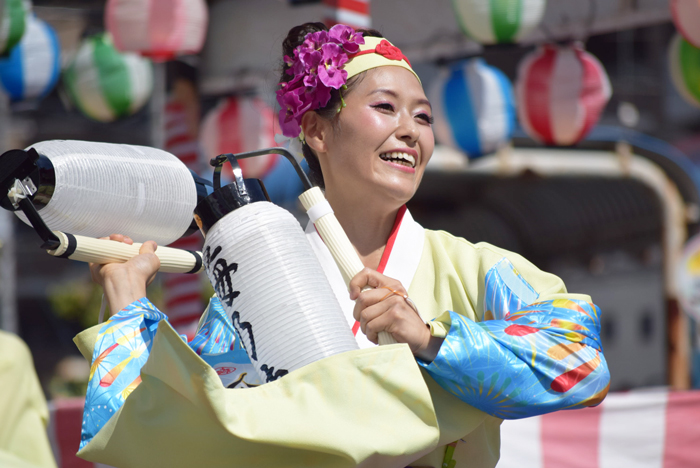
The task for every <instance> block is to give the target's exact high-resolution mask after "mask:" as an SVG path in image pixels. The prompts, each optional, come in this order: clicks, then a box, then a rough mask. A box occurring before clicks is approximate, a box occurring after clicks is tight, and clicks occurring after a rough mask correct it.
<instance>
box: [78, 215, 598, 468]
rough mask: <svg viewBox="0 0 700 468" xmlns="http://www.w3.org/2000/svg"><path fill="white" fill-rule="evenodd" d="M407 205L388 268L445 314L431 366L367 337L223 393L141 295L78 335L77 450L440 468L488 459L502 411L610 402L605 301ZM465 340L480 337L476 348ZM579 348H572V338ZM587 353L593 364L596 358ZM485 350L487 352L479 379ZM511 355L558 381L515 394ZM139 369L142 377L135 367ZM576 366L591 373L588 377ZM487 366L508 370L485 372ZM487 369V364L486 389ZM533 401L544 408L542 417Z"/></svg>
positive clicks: (128, 456) (163, 460)
mask: <svg viewBox="0 0 700 468" xmlns="http://www.w3.org/2000/svg"><path fill="white" fill-rule="evenodd" d="M401 215H402V216H400V217H399V218H398V219H397V223H396V226H395V229H394V231H393V233H392V239H390V242H389V245H388V247H387V252H385V257H386V258H384V259H383V260H382V265H380V267H381V268H380V269H381V270H382V271H383V272H384V274H386V275H387V276H391V277H394V278H396V279H399V280H400V281H401V282H402V283H403V284H404V286H409V285H410V286H409V287H408V292H409V295H410V296H411V298H412V299H413V300H414V302H415V303H416V304H417V306H418V310H419V311H420V313H421V315H422V316H423V318H424V319H426V320H433V319H436V320H433V321H432V322H431V331H432V333H433V334H434V335H437V336H441V337H445V342H444V344H443V346H442V348H441V351H440V353H439V355H438V357H437V358H436V360H435V361H434V362H433V363H417V362H416V360H415V358H414V357H413V355H412V354H411V353H410V351H409V349H408V346H406V345H403V344H397V345H390V346H383V347H375V346H372V345H371V343H369V342H368V341H367V340H366V339H364V341H365V342H366V343H365V342H363V341H362V340H363V338H364V337H363V336H361V333H359V335H360V336H359V337H358V343H359V344H360V347H361V348H362V349H360V350H358V351H352V352H348V353H344V354H340V355H335V356H333V357H330V358H327V359H323V360H321V361H317V362H315V363H313V364H310V365H308V366H306V367H304V368H302V369H299V370H296V371H293V372H291V373H289V374H287V375H285V376H284V377H282V378H279V379H277V380H274V381H271V382H268V383H266V384H265V385H260V386H257V387H252V388H225V387H224V385H223V384H222V380H221V379H220V378H219V376H218V375H217V373H216V372H215V371H214V369H213V368H212V367H211V366H210V365H209V364H207V362H205V360H203V359H202V357H200V356H199V355H198V354H197V353H196V352H194V351H193V349H192V347H190V346H189V345H188V344H187V343H186V342H185V341H183V339H181V337H179V336H178V335H177V334H176V333H175V332H174V330H173V329H172V328H171V327H170V325H169V324H168V323H167V320H163V316H162V314H160V312H158V311H157V310H156V309H155V307H153V306H152V304H150V303H149V302H148V301H147V300H146V299H145V298H144V299H142V300H140V301H136V302H135V303H133V304H131V305H130V306H129V307H127V308H126V309H124V310H123V311H120V312H119V313H118V314H116V315H115V316H114V317H112V318H111V319H110V321H109V322H107V323H106V324H103V325H101V326H97V327H93V328H92V329H89V330H86V331H85V332H83V333H81V334H80V335H78V337H76V343H77V344H78V346H79V348H80V349H81V351H82V352H83V355H84V356H85V357H86V358H87V359H89V360H91V361H92V362H93V366H92V371H91V374H92V380H91V385H92V387H91V388H92V389H93V390H91V389H90V388H89V389H88V399H87V402H86V408H85V412H86V420H87V419H89V420H90V426H91V427H90V428H87V429H86V428H85V427H84V430H83V444H82V449H81V450H80V452H79V456H81V457H83V458H85V459H87V460H90V461H95V462H101V463H105V464H109V465H113V466H118V467H120V468H127V467H140V466H144V467H145V466H173V467H176V466H200V465H202V466H208V467H216V466H222V467H224V466H226V467H233V466H241V467H251V466H255V467H266V466H269V467H279V466H285V467H297V466H298V467H310V466H322V467H352V466H367V467H369V466H377V467H397V468H399V467H405V466H412V467H414V468H417V467H424V466H429V467H435V468H437V467H441V466H444V465H443V463H447V465H446V466H451V467H455V466H456V467H467V466H469V467H477V468H482V467H483V468H486V467H489V468H492V467H494V466H495V465H496V462H497V460H498V452H499V445H500V441H499V426H500V423H501V421H502V419H501V417H524V416H527V415H530V413H532V414H537V412H538V411H539V412H547V411H553V410H556V409H562V408H566V407H576V406H582V405H589V404H596V403H597V402H599V400H600V399H602V397H603V396H604V394H605V387H606V385H607V379H608V374H607V367H606V366H605V362H604V359H602V353H601V351H602V350H601V349H600V346H599V339H598V338H597V333H598V331H597V330H596V329H595V327H596V323H595V322H596V319H597V311H594V310H593V309H594V308H595V307H594V306H592V304H589V303H590V299H589V298H588V297H587V296H581V295H568V294H566V290H565V288H564V285H563V283H562V282H561V280H559V279H558V278H556V277H555V276H553V275H550V274H547V273H543V272H541V271H539V270H538V269H537V268H536V267H534V266H533V265H532V264H530V263H529V262H527V261H526V260H524V259H523V258H522V257H520V256H519V255H516V254H513V253H510V252H506V251H503V250H501V249H497V248H495V247H493V246H490V245H487V244H479V245H473V244H470V243H469V242H467V241H465V240H463V239H458V238H454V237H452V236H450V235H449V234H446V233H444V232H433V231H427V230H424V229H423V228H421V227H420V226H419V225H418V224H417V223H415V222H414V221H413V220H412V219H411V218H410V214H409V213H408V212H406V213H405V214H404V213H403V212H402V213H401ZM307 236H308V237H309V240H310V242H311V244H312V247H313V248H314V250H315V252H316V254H317V256H318V258H319V260H320V261H321V264H322V266H323V267H324V271H325V273H326V275H327V277H328V279H329V281H330V283H331V286H332V287H333V288H334V290H335V291H336V295H337V297H338V298H339V301H340V302H341V306H342V307H343V309H344V311H345V312H346V315H347V314H348V307H349V305H351V304H352V303H351V302H349V298H347V291H345V290H344V288H345V286H344V284H342V279H340V281H341V283H338V278H339V277H340V273H339V272H337V269H336V270H335V271H334V269H333V265H332V264H331V263H329V262H328V258H327V257H326V253H327V251H326V253H324V250H323V245H322V242H320V239H314V237H313V236H314V232H313V231H311V230H309V229H307ZM319 242H320V243H319ZM328 255H329V254H328ZM556 301H560V302H559V303H557V302H556ZM561 301H564V302H561ZM566 301H568V302H566ZM569 303H571V304H574V305H575V307H577V308H578V309H581V311H582V313H583V314H584V315H585V316H586V317H591V323H584V324H583V325H580V324H578V322H576V321H575V320H574V321H572V322H568V321H567V320H564V319H562V316H561V310H559V309H565V311H566V312H565V313H566V314H568V313H569V312H570V313H571V314H579V312H578V311H577V310H573V309H569V308H567V307H568V306H570V305H571V304H569ZM538 304H546V306H538ZM553 304H556V305H553ZM583 304H589V306H584V305H583ZM559 306H567V307H559ZM210 307H211V306H210ZM485 307H486V308H491V309H494V310H486V308H485ZM527 307H530V309H527ZM538 307H539V308H538ZM582 307H583V308H582ZM521 309H522V310H525V311H526V312H524V313H525V315H526V316H528V317H535V318H534V320H533V319H531V318H526V319H525V320H526V321H527V325H526V324H523V323H520V322H521V320H520V318H519V316H518V313H520V311H521ZM550 309H551V310H550ZM554 309H556V310H555V311H554V312H552V310H554ZM584 309H585V310H584ZM351 311H352V309H351V307H350V309H349V314H350V315H349V316H348V322H349V325H350V326H352V322H354V320H353V319H352V316H351ZM450 311H451V312H450ZM557 311H558V312H557ZM551 313H554V314H555V315H551ZM556 313H559V314H560V315H556ZM485 316H486V317H487V318H493V320H490V321H489V323H490V325H491V326H492V328H493V329H487V328H479V327H480V325H481V324H480V323H478V322H480V321H482V320H483V319H484V317H485ZM540 316H547V317H548V318H547V317H545V319H541V317H540ZM564 316H565V317H566V315H564ZM537 317H540V318H537ZM552 317H555V318H552ZM552 320H558V322H552ZM545 322H546V323H545ZM564 322H566V323H564ZM484 323H486V322H484ZM470 327H471V328H470ZM474 327H477V328H474ZM498 327H500V329H498ZM513 327H515V328H513ZM538 327H539V328H538ZM583 329H586V330H583ZM503 330H505V332H503ZM532 330H535V331H532ZM567 334H568V336H567ZM545 336H546V337H545ZM470 337H475V338H476V339H477V341H475V342H474V343H470V342H469V340H470V339H471V338H470ZM543 337H544V338H543ZM557 337H562V340H561V342H559V341H556V340H557V339H558V338H557ZM518 340H525V341H524V342H526V343H527V346H520V344H519V343H520V342H519V341H518ZM552 340H555V341H552ZM368 343H369V344H368ZM570 343H573V344H576V346H577V347H576V348H575V349H569V348H566V347H567V346H570ZM543 346H544V347H543ZM488 347H491V348H488ZM562 347H563V348H562ZM492 348H493V349H492ZM552 348H556V349H554V350H552ZM560 348H561V349H560ZM480 349H482V350H484V351H485V352H492V353H493V350H494V349H496V350H498V352H496V353H494V355H498V356H497V357H498V360H495V361H493V362H491V361H488V360H489V359H490V358H489V357H488V356H485V355H482V354H474V355H471V354H469V353H478V352H479V350H480ZM540 349H541V350H543V351H542V352H537V353H536V356H535V355H533V353H532V350H535V351H537V350H540ZM567 350H568V351H567ZM115 353H116V354H115ZM118 353H122V354H118ZM591 353H592V355H595V356H598V357H599V359H598V361H597V362H594V359H595V358H593V359H589V357H590V356H589V354H591ZM114 356H118V358H114ZM543 356H544V358H543ZM474 359H486V361H488V362H486V361H485V362H484V364H483V366H481V367H480V368H479V369H473V370H474V372H475V374H474V375H471V374H470V372H472V369H471V367H473V366H470V365H469V362H470V361H471V360H474ZM550 361H551V362H550ZM508 362H512V365H513V367H514V368H515V369H517V373H519V374H528V376H530V377H531V378H534V379H535V380H536V381H537V382H540V383H545V382H546V383H547V385H549V387H547V388H545V387H544V386H543V387H542V388H541V389H538V392H537V393H536V394H534V393H532V391H530V390H529V388H531V387H532V385H529V384H528V385H529V387H528V389H526V390H525V391H523V389H522V388H521V387H517V388H515V387H514V388H512V389H511V387H510V385H511V382H514V380H513V379H512V378H511V376H510V375H508V366H509V365H508V364H507V363H508ZM504 363H506V365H505V369H504ZM130 365H131V366H132V367H133V368H134V369H136V371H137V373H136V374H134V373H133V371H132V372H131V373H130V372H127V370H128V369H129V366H130ZM489 366H490V367H489ZM523 366H524V369H523ZM581 366H584V367H585V366H587V367H586V368H587V369H589V370H590V371H587V372H588V373H585V372H584V373H585V376H583V377H582V375H583V374H584V373H582V372H581V371H580V368H581ZM492 368H497V369H499V370H500V372H501V373H500V374H499V373H495V374H494V373H493V372H491V371H488V369H492ZM138 369H140V374H138ZM484 369H486V371H487V372H490V373H489V374H488V375H487V376H486V378H487V380H488V382H489V383H490V384H491V387H488V388H486V387H484V378H485V377H484V375H486V374H484ZM576 369H579V370H578V371H576V372H574V371H575V370H576ZM571 372H574V374H575V375H574V374H570V373H571ZM501 374H503V375H502V376H501ZM433 376H434V378H433ZM561 376H565V378H563V379H562V378H561ZM550 377H551V378H550ZM489 379H490V380H489ZM557 379H559V380H557ZM436 380H437V381H436ZM437 382H439V384H438V383H437ZM550 382H551V385H550ZM526 383H527V382H526ZM496 384H497V386H498V388H495V387H494V385H496ZM550 387H551V388H550ZM105 389H111V390H110V391H109V392H107V391H105ZM484 389H486V390H485V391H484ZM581 389H583V390H582V391H580V390H581ZM487 394H488V397H487ZM494 397H496V398H494ZM531 398H533V400H530V399H531ZM530 401H532V404H529V402H530ZM470 403H471V404H470ZM477 407H480V408H481V409H477ZM530 407H536V409H535V410H534V412H532V411H531V410H530ZM513 408H514V409H513ZM522 408H526V410H524V411H525V412H523V410H522ZM482 410H483V411H482ZM112 411H113V413H112ZM487 412H488V414H487ZM88 416H90V417H89V418H88ZM448 444H450V445H448ZM446 446H447V447H448V448H447V450H446Z"/></svg>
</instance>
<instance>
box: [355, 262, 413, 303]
mask: <svg viewBox="0 0 700 468" xmlns="http://www.w3.org/2000/svg"><path fill="white" fill-rule="evenodd" d="M383 287H387V288H391V289H393V290H395V291H398V292H400V293H401V294H406V290H405V289H404V287H403V285H402V284H401V282H400V281H397V280H395V279H393V278H389V277H388V276H384V275H383V274H381V273H379V272H377V271H374V270H372V269H371V268H364V269H363V270H362V271H360V272H359V273H358V274H356V275H355V277H354V278H353V279H352V280H350V285H349V290H350V299H352V300H353V301H354V300H356V299H357V298H358V297H359V296H360V292H362V290H363V289H365V288H371V289H378V288H383Z"/></svg>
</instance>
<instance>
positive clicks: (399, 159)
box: [379, 153, 416, 167]
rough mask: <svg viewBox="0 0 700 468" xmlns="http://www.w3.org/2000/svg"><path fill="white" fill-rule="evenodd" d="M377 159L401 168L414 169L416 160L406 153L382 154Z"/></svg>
mask: <svg viewBox="0 0 700 468" xmlns="http://www.w3.org/2000/svg"><path fill="white" fill-rule="evenodd" d="M379 157H380V158H382V159H383V160H384V161H391V162H393V163H397V164H401V165H402V166H408V167H416V158H414V157H413V156H411V155H410V154H408V153H382V154H380V155H379Z"/></svg>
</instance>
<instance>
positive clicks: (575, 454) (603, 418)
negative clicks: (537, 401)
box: [497, 390, 700, 468]
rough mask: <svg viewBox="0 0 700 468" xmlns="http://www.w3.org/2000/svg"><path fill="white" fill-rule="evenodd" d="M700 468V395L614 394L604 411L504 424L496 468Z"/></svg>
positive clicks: (589, 410)
mask: <svg viewBox="0 0 700 468" xmlns="http://www.w3.org/2000/svg"><path fill="white" fill-rule="evenodd" d="M516 467H517V468H560V467H566V468H662V467H663V468H690V467H700V391H697V390H696V391H689V392H668V391H665V390H655V391H651V390H649V391H634V392H628V393H613V394H610V395H608V397H607V398H606V399H605V401H603V403H602V404H601V405H600V406H597V407H595V408H586V409H580V410H572V411H559V412H557V413H552V414H547V415H544V416H539V417H535V418H528V419H521V420H515V421H504V422H503V425H502V426H501V460H500V461H499V463H498V467H497V468H516Z"/></svg>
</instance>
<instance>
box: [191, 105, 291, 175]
mask: <svg viewBox="0 0 700 468" xmlns="http://www.w3.org/2000/svg"><path fill="white" fill-rule="evenodd" d="M199 142H200V145H201V147H202V150H203V152H204V155H205V156H206V157H207V159H209V158H213V157H215V156H218V155H220V154H225V153H234V154H235V153H242V152H245V151H255V150H259V149H263V148H270V147H273V146H277V144H276V143H275V113H274V111H273V110H272V108H271V107H270V106H268V105H267V104H265V103H264V102H263V100H262V99H260V98H258V97H239V96H232V97H229V98H225V99H222V100H221V102H219V104H218V105H217V106H216V107H215V108H214V109H213V110H212V111H211V112H209V113H208V114H207V115H206V116H205V117H204V120H203V122H202V128H201V130H200V134H199ZM277 157H278V156H277V155H276V154H269V155H266V156H258V157H255V158H249V159H241V160H239V161H238V163H239V164H240V165H241V169H242V170H243V175H244V176H245V177H250V178H257V179H262V178H263V177H264V176H265V175H266V174H267V173H268V172H269V171H270V170H271V169H272V168H273V167H274V166H275V163H276V161H277ZM228 172H230V166H229V165H228V164H225V165H224V173H228Z"/></svg>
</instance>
